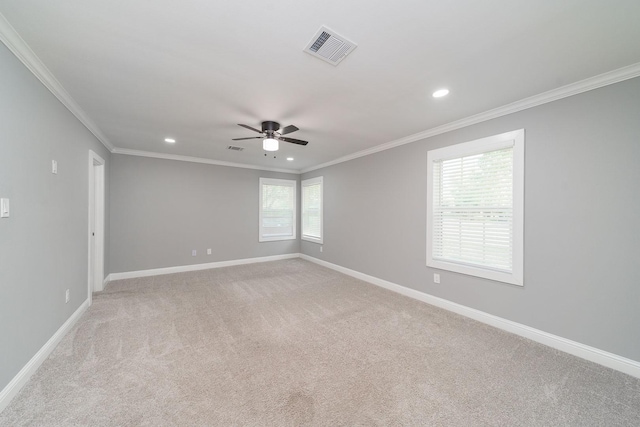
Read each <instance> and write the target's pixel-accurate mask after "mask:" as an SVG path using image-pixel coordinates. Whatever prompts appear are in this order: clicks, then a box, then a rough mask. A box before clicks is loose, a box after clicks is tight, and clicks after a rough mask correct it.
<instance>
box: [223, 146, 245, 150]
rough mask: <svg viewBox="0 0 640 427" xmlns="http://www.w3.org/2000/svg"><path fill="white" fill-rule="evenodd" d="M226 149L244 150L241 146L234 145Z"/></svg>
mask: <svg viewBox="0 0 640 427" xmlns="http://www.w3.org/2000/svg"><path fill="white" fill-rule="evenodd" d="M227 150H231V151H242V150H244V148H243V147H236V146H235V145H230V146H228V147H227Z"/></svg>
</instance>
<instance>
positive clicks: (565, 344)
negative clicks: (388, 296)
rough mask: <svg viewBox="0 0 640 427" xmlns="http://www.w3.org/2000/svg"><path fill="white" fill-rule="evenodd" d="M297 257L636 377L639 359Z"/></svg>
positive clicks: (312, 259) (638, 373)
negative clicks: (628, 357)
mask: <svg viewBox="0 0 640 427" xmlns="http://www.w3.org/2000/svg"><path fill="white" fill-rule="evenodd" d="M300 258H302V259H305V260H307V261H311V262H314V263H316V264H319V265H322V266H324V267H328V268H331V269H332V270H336V271H338V272H340V273H343V274H346V275H348V276H351V277H355V278H356V279H360V280H363V281H365V282H369V283H371V284H374V285H376V286H380V287H382V288H385V289H389V290H391V291H394V292H397V293H399V294H402V295H404V296H407V297H410V298H413V299H416V300H418V301H422V302H425V303H427V304H431V305H434V306H436V307H440V308H443V309H445V310H449V311H452V312H454V313H457V314H460V315H462V316H465V317H469V318H471V319H474V320H477V321H479V322H482V323H486V324H487V325H491V326H494V327H496V328H499V329H502V330H505V331H507V332H511V333H513V334H516V335H520V336H522V337H525V338H528V339H530V340H532V341H536V342H539V343H541V344H544V345H547V346H549V347H552V348H555V349H557V350H560V351H564V352H565V353H569V354H572V355H574V356H577V357H580V358H582V359H586V360H589V361H591V362H594V363H598V364H600V365H603V366H606V367H608V368H611V369H615V370H616V371H620V372H623V373H625V374H628V375H631V376H633V377H636V378H640V362H637V361H635V360H631V359H627V358H625V357H622V356H618V355H617V354H613V353H609V352H606V351H603V350H600V349H597V348H595V347H590V346H588V345H585V344H581V343H579V342H576V341H571V340H568V339H566V338H562V337H559V336H557V335H553V334H550V333H547V332H544V331H541V330H539V329H535V328H532V327H529V326H526V325H523V324H521V323H517V322H513V321H511V320H507V319H503V318H501V317H498V316H494V315H493V314H489V313H485V312H484V311H480V310H476V309H474V308H470V307H467V306H464V305H461V304H457V303H455V302H451V301H449V300H446V299H443V298H438V297H435V296H433V295H429V294H426V293H424V292H420V291H416V290H415V289H411V288H407V287H405V286H401V285H398V284H396V283H393V282H389V281H386V280H383V279H379V278H377V277H374V276H369V275H367V274H364V273H360V272H359V271H355V270H351V269H349V268H346V267H342V266H340V265H336V264H332V263H330V262H327V261H323V260H321V259H318V258H314V257H311V256H309V255H305V254H300Z"/></svg>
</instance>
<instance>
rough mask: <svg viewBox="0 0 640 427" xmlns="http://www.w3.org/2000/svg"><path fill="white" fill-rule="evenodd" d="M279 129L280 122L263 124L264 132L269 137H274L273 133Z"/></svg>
mask: <svg viewBox="0 0 640 427" xmlns="http://www.w3.org/2000/svg"><path fill="white" fill-rule="evenodd" d="M278 129H280V123H278V122H271V121H266V122H262V132H266V133H267V134H269V135H273V133H274V132H275V131H277V130H278Z"/></svg>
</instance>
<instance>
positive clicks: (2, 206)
mask: <svg viewBox="0 0 640 427" xmlns="http://www.w3.org/2000/svg"><path fill="white" fill-rule="evenodd" d="M0 218H9V199H0Z"/></svg>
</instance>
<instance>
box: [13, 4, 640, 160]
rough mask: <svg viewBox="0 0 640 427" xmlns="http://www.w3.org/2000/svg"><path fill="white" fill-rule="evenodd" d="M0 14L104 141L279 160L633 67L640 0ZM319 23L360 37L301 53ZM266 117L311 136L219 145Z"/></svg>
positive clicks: (66, 7)
mask: <svg viewBox="0 0 640 427" xmlns="http://www.w3.org/2000/svg"><path fill="white" fill-rule="evenodd" d="M0 13H1V14H2V15H4V17H5V18H6V20H7V21H8V22H9V23H10V24H11V25H12V26H13V27H14V28H15V30H16V31H17V32H18V34H19V35H20V36H21V37H22V38H23V39H24V41H25V42H26V43H27V44H28V45H29V47H30V48H31V49H32V50H33V52H34V53H35V54H36V55H37V56H38V57H39V58H40V60H41V61H42V62H43V63H44V64H45V65H46V67H48V69H49V70H50V71H51V73H52V74H53V75H54V76H55V78H57V80H58V81H59V82H60V83H61V84H62V86H63V87H64V88H65V89H66V90H67V92H68V93H69V94H70V95H71V97H72V98H73V99H74V100H75V101H76V102H77V104H78V105H79V106H80V108H81V109H82V110H83V111H84V113H86V115H87V116H88V117H89V118H90V119H91V120H92V121H93V122H94V123H95V124H96V125H97V127H98V128H99V130H100V131H101V132H102V133H103V134H104V135H105V136H106V138H107V139H108V140H109V142H110V143H111V144H112V145H113V146H115V147H118V148H122V149H131V150H142V151H149V152H158V153H167V154H178V155H185V156H193V157H200V158H205V159H215V160H220V161H227V162H234V163H245V164H249V165H256V166H263V167H269V168H280V169H292V170H302V169H306V168H309V167H312V166H314V165H318V164H321V163H325V162H328V161H332V160H334V159H336V158H340V157H343V156H347V155H350V154H352V153H355V152H358V151H362V150H366V149H369V148H371V147H374V146H378V145H380V144H384V143H387V142H389V141H394V140H397V139H399V138H402V137H406V136H407V135H412V134H415V133H418V132H421V131H424V130H427V129H431V128H434V127H436V126H440V125H443V124H446V123H449V122H452V121H455V120H459V119H462V118H464V117H468V116H471V115H474V114H477V113H481V112H483V111H487V110H489V109H492V108H496V107H499V106H502V105H505V104H508V103H511V102H514V101H517V100H520V99H523V98H526V97H530V96H533V95H536V94H539V93H541V92H545V91H548V90H552V89H554V88H557V87H560V86H563V85H566V84H569V83H572V82H576V81H578V80H582V79H585V78H588V77H592V76H595V75H598V74H601V73H604V72H607V71H611V70H614V69H618V68H621V67H624V66H627V65H631V64H636V63H638V62H640V43H639V42H638V41H639V40H640V1H638V0H607V1H603V0H595V1H587V0H563V1H558V0H536V1H534V0H504V1H498V0H484V1H477V0H452V1H446V2H445V1H432V0H396V1H393V2H392V1H377V2H372V1H370V0H369V1H366V0H325V1H323V2H310V1H300V0H298V1H294V0H243V1H237V0H236V1H232V0H229V1H227V0H217V1H211V0H210V1H206V0H182V1H179V2H178V1H171V0H155V1H150V0H149V1H143V0H126V1H122V0H119V1H115V0H113V1H87V0H65V1H50V0H0ZM321 25H326V26H327V27H329V28H331V29H333V30H335V31H336V32H338V33H340V34H342V35H343V36H345V37H347V38H349V39H351V40H352V41H354V42H356V43H357V44H358V47H357V48H356V49H355V50H354V51H353V53H351V55H349V56H348V57H347V58H346V59H345V60H343V61H342V62H341V63H340V64H339V65H338V66H337V67H334V66H332V65H330V64H328V63H325V62H323V61H320V60H318V59H317V58H314V57H312V56H311V55H308V54H306V53H304V52H303V51H302V49H303V48H304V47H305V45H306V44H307V43H308V42H309V40H310V39H311V37H312V36H313V35H314V34H315V32H316V31H317V30H318V29H319V28H320V26H321ZM441 87H447V88H449V89H450V90H451V94H450V95H449V96H448V97H446V98H441V99H434V98H432V97H431V93H432V92H433V91H434V90H436V89H438V88H441ZM263 120H274V121H278V122H280V123H281V124H282V125H283V126H286V125H289V124H294V125H296V126H298V127H299V128H300V131H298V132H296V133H294V134H291V135H289V136H291V137H293V138H299V139H305V140H308V141H310V143H309V145H308V146H306V147H302V146H298V145H293V144H287V143H281V149H280V151H278V152H277V153H276V155H277V158H275V159H274V158H273V156H272V155H271V156H268V157H265V156H264V152H263V151H262V147H261V141H260V140H250V141H239V142H233V141H231V139H232V138H240V137H249V136H256V135H257V134H252V132H251V131H248V130H246V129H243V128H241V127H239V126H237V123H245V124H248V125H250V126H254V127H257V128H259V127H260V122H261V121H263ZM167 136H172V137H175V138H176V139H177V141H178V142H177V143H176V144H175V145H168V144H166V143H164V142H163V139H164V138H165V137H167ZM228 145H238V146H242V147H245V150H244V151H243V152H235V151H230V150H227V149H226V148H227V146H228ZM287 156H292V157H294V158H295V160H294V161H293V162H287V161H286V159H285V158H286V157H287Z"/></svg>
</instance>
